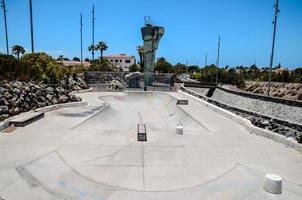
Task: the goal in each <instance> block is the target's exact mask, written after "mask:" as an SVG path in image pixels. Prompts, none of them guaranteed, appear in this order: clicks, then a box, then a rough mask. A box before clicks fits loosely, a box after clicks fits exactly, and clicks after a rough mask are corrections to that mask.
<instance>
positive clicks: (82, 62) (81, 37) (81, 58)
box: [80, 13, 83, 65]
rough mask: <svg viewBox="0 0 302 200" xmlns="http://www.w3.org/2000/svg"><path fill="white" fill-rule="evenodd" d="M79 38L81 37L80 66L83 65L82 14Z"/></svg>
mask: <svg viewBox="0 0 302 200" xmlns="http://www.w3.org/2000/svg"><path fill="white" fill-rule="evenodd" d="M80 35H81V36H80V37H81V65H83V19H82V13H81V15H80Z"/></svg>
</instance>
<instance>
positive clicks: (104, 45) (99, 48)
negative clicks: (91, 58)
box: [96, 42, 108, 62]
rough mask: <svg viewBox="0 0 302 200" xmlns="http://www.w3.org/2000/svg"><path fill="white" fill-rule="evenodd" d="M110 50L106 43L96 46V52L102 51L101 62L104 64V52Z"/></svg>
mask: <svg viewBox="0 0 302 200" xmlns="http://www.w3.org/2000/svg"><path fill="white" fill-rule="evenodd" d="M107 49H108V46H107V44H106V42H99V44H98V45H96V50H99V51H101V62H103V52H104V51H106V50H107Z"/></svg>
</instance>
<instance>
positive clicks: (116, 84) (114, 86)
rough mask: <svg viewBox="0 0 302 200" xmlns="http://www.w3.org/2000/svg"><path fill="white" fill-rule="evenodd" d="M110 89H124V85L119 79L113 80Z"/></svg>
mask: <svg viewBox="0 0 302 200" xmlns="http://www.w3.org/2000/svg"><path fill="white" fill-rule="evenodd" d="M109 89H110V90H122V89H123V85H122V84H121V83H120V82H119V81H118V80H112V81H111V82H110V83H109Z"/></svg>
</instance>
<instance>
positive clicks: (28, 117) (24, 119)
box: [9, 112, 44, 127]
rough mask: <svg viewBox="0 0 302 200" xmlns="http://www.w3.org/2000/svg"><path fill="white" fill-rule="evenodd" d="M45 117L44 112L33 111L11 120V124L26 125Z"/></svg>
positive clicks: (16, 125)
mask: <svg viewBox="0 0 302 200" xmlns="http://www.w3.org/2000/svg"><path fill="white" fill-rule="evenodd" d="M43 117H44V113H43V112H32V113H28V114H25V115H21V116H19V117H16V118H14V119H12V120H10V121H9V126H15V127H24V126H27V125H28V124H31V123H33V122H35V121H37V120H39V119H42V118H43Z"/></svg>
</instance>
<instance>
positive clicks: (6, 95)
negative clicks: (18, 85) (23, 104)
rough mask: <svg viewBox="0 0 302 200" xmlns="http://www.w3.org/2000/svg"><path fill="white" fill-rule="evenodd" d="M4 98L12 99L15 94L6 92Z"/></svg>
mask: <svg viewBox="0 0 302 200" xmlns="http://www.w3.org/2000/svg"><path fill="white" fill-rule="evenodd" d="M4 98H6V99H11V98H13V95H12V94H10V93H9V92H6V93H4Z"/></svg>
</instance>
